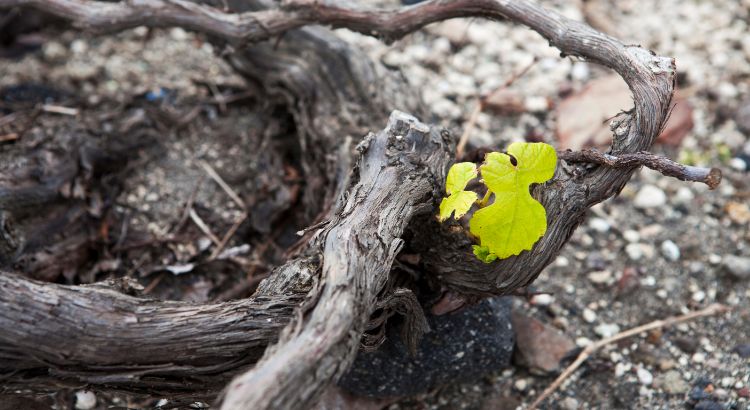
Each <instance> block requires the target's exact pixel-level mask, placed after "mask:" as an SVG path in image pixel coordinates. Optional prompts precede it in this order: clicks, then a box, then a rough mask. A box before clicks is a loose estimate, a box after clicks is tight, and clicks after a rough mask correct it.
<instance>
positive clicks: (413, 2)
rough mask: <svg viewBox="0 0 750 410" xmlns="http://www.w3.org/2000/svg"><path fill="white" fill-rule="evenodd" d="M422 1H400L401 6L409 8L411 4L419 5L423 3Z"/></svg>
mask: <svg viewBox="0 0 750 410" xmlns="http://www.w3.org/2000/svg"><path fill="white" fill-rule="evenodd" d="M423 1H424V0H401V4H405V5H407V6H410V5H412V4H417V3H421V2H423Z"/></svg>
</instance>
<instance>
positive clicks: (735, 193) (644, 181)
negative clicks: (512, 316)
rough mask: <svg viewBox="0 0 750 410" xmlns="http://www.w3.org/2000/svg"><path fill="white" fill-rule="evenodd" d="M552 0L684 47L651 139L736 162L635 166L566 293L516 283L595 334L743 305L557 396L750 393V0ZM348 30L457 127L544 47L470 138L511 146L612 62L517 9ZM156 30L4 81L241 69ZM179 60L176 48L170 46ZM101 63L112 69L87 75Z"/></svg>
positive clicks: (455, 399) (219, 76)
mask: <svg viewBox="0 0 750 410" xmlns="http://www.w3.org/2000/svg"><path fill="white" fill-rule="evenodd" d="M379 3H381V4H383V3H385V4H393V3H392V1H391V0H389V1H380V2H379ZM542 3H543V4H544V5H546V6H548V7H551V8H554V9H556V10H557V11H559V12H561V13H563V14H565V15H566V16H568V17H571V18H574V19H577V20H582V21H584V20H585V21H588V22H589V23H590V24H593V25H595V26H596V27H597V28H599V29H600V30H604V31H608V32H609V33H610V34H613V35H615V36H617V37H618V38H620V39H622V40H623V41H624V42H626V43H637V44H641V45H643V46H645V47H648V48H651V49H653V50H655V51H656V52H657V53H659V54H661V55H668V56H674V57H676V59H677V67H678V70H679V75H678V80H679V86H680V89H681V92H680V95H682V96H684V97H685V98H686V99H687V101H688V102H689V104H690V105H691V106H692V107H693V113H692V116H693V123H694V125H693V128H692V130H691V131H690V132H689V133H687V135H686V136H685V137H684V139H683V140H682V141H681V143H680V144H679V145H677V146H675V145H671V146H657V147H655V149H654V151H655V152H657V153H660V154H663V155H667V156H669V157H671V158H675V159H680V160H682V161H686V162H691V163H695V164H698V165H708V166H717V167H720V168H721V169H722V171H723V172H724V176H725V179H724V182H723V183H722V185H721V186H720V187H719V188H718V189H717V190H715V191H708V190H707V189H706V188H705V187H704V186H701V185H697V184H689V183H684V182H680V181H675V180H673V179H669V178H666V177H663V176H661V175H659V174H656V173H654V172H651V171H648V170H643V171H640V172H638V173H636V175H635V177H634V178H633V180H632V182H631V183H630V184H628V186H627V187H626V188H625V189H624V190H623V192H622V193H621V195H620V196H619V197H617V198H614V199H612V200H610V201H608V202H606V203H603V204H601V205H599V206H596V207H595V208H593V209H592V210H591V213H590V217H589V219H588V221H587V223H585V224H584V225H583V226H582V227H581V228H579V229H578V230H577V231H576V232H575V234H574V235H573V237H572V239H571V241H570V243H569V244H568V246H566V247H565V249H564V250H563V252H562V254H561V255H560V256H559V257H558V258H557V260H556V261H555V262H554V263H553V264H552V265H551V266H550V267H549V268H547V269H546V270H545V271H544V272H543V273H542V275H541V276H540V277H539V279H538V280H537V281H536V282H535V287H536V288H537V290H539V291H544V292H551V293H552V296H551V297H549V296H541V297H539V296H538V297H535V298H532V299H531V300H529V301H524V300H521V299H519V300H517V301H516V309H518V310H522V311H524V312H526V313H529V314H531V315H533V316H534V317H536V318H537V319H539V320H541V321H542V322H544V323H546V324H549V325H551V326H555V327H557V328H559V329H561V330H562V331H563V332H564V333H565V334H566V335H568V336H569V337H570V338H571V339H572V340H573V341H575V343H576V344H577V345H578V346H581V347H583V346H586V345H587V344H589V343H591V342H592V341H595V340H598V339H600V338H602V337H605V336H607V335H610V334H611V333H612V332H616V331H618V330H625V329H628V328H631V327H633V326H636V325H639V324H643V323H646V322H649V321H652V320H655V319H661V318H666V317H669V316H673V315H676V314H682V313H685V312H688V311H691V310H696V309H699V308H701V307H705V306H707V305H709V304H711V303H714V302H719V303H723V304H726V305H729V306H730V307H732V308H733V311H732V312H730V313H727V314H724V315H721V316H716V317H712V318H706V319H699V320H696V321H693V322H690V323H686V324H682V325H678V326H675V327H672V328H667V329H664V331H663V332H652V333H649V334H648V335H643V337H636V338H632V339H629V340H627V341H625V342H623V343H619V344H613V345H611V346H609V347H607V348H605V349H604V350H602V351H601V352H600V353H599V354H597V355H596V357H594V358H592V359H591V360H590V361H589V363H588V364H587V365H585V366H584V367H583V368H582V369H581V370H579V371H578V372H577V373H576V375H575V376H573V377H572V378H571V379H570V380H569V381H568V382H566V383H565V384H564V385H563V386H562V388H561V389H559V390H558V392H557V393H555V395H554V396H553V397H552V398H551V399H549V400H548V401H547V403H548V405H547V408H551V409H552V408H560V409H577V408H581V409H586V408H623V409H625V408H658V409H668V408H686V407H687V408H693V406H694V405H695V404H696V402H698V401H700V400H703V404H701V405H700V406H704V407H702V408H734V409H748V408H750V405H749V404H748V403H749V400H750V398H748V396H750V393H749V392H748V386H750V359H749V358H748V357H747V352H745V350H743V349H750V348H748V344H750V311H749V310H748V308H747V306H748V301H749V300H750V286H748V283H749V282H750V272H748V270H750V267H747V266H745V267H744V268H743V266H742V264H743V263H744V264H750V246H748V244H749V243H750V229H749V227H750V210H748V208H747V207H748V203H750V199H749V198H750V179H749V178H748V172H747V171H746V170H744V169H743V167H748V168H750V164H748V163H746V162H745V160H743V158H748V156H750V142H749V141H748V139H749V136H750V69H749V68H748V67H750V30H749V29H748V25H750V12H749V11H748V10H749V9H750V1H749V0H726V1H713V2H709V1H698V0H691V1H682V2H678V1H677V0H665V1H657V0H643V1H635V0H629V1H618V2H607V1H603V0H589V1H586V2H585V3H582V2H579V1H571V2H563V1H542ZM339 31H340V33H341V35H342V36H344V37H346V38H347V39H350V40H351V41H353V42H356V43H357V44H360V45H361V46H362V47H364V48H365V49H367V50H368V52H369V53H370V54H371V55H372V56H373V57H374V58H377V59H380V60H381V61H383V62H384V63H385V64H386V65H388V66H389V67H392V68H394V69H400V70H402V71H403V72H404V74H405V75H406V77H408V78H409V80H410V81H411V82H412V84H414V86H416V87H419V88H420V89H421V90H422V93H423V97H424V99H425V101H426V102H427V103H428V104H429V105H430V107H431V108H432V111H433V113H434V115H435V117H434V118H433V121H436V122H440V123H442V124H443V125H445V126H447V127H449V128H450V129H452V130H453V131H454V132H455V133H456V134H460V133H461V131H462V129H463V126H464V125H465V124H466V121H467V120H468V117H469V115H470V113H471V111H472V109H473V107H474V104H476V99H477V95H479V94H480V93H483V92H487V91H490V90H493V89H495V88H496V87H498V86H499V85H500V84H502V83H504V82H505V81H506V80H507V79H508V78H510V77H511V76H512V75H513V74H514V73H517V72H519V71H520V70H521V69H523V68H524V67H526V66H527V65H528V64H529V63H530V62H531V61H533V60H534V59H535V58H536V59H538V62H537V63H536V64H535V65H534V66H533V67H532V68H531V69H530V70H529V71H528V73H527V74H525V75H524V76H523V77H521V78H520V79H518V80H517V81H515V82H514V84H513V85H511V87H510V90H511V91H513V92H516V93H517V94H518V95H519V96H520V97H521V104H522V107H523V109H522V110H521V111H523V112H522V113H518V114H513V115H490V114H486V113H483V114H480V116H479V119H478V122H477V129H476V130H475V131H474V132H473V133H472V134H471V139H470V143H471V145H473V146H489V147H495V148H501V147H503V146H505V145H506V144H507V143H509V142H512V141H516V140H525V139H534V140H540V139H541V140H545V141H547V142H550V143H553V144H555V143H557V141H556V138H555V128H556V124H557V120H558V119H557V118H556V112H555V107H557V105H558V104H559V103H560V101H561V100H562V97H561V96H564V95H569V94H571V93H576V92H579V91H581V90H583V89H584V88H585V87H586V85H587V84H589V83H590V82H591V81H592V80H595V79H597V78H601V77H604V76H606V75H609V74H610V73H609V72H608V70H606V69H604V68H602V67H599V66H594V65H590V64H587V63H585V62H581V61H576V60H574V59H570V58H566V59H561V58H560V57H559V52H558V51H557V50H556V49H554V48H551V47H550V46H549V45H548V43H547V42H546V41H545V40H543V39H542V38H541V37H540V36H538V35H537V34H536V33H534V32H532V31H530V30H527V29H525V28H522V27H518V26H514V25H510V24H503V23H492V22H484V21H481V20H476V19H472V20H454V21H450V22H444V23H440V24H435V25H432V26H430V27H428V28H426V29H424V30H422V31H420V32H418V33H415V34H414V35H412V36H409V37H407V38H406V39H404V40H401V41H399V42H397V43H395V44H394V45H392V46H385V45H383V44H381V43H379V42H378V41H376V40H373V39H370V38H365V37H362V36H360V35H357V34H354V33H351V32H347V31H345V30H339ZM145 36H146V34H145V31H140V32H139V31H138V29H137V30H135V31H131V32H129V33H125V34H123V35H118V36H115V37H113V38H97V39H96V40H95V41H93V42H91V43H89V42H87V41H81V40H77V41H75V40H74V38H76V36H74V35H69V36H67V37H62V38H60V39H58V41H55V42H52V43H48V44H47V45H45V47H44V49H43V50H42V53H41V55H39V54H34V55H30V56H28V57H26V58H24V59H23V60H21V61H19V62H17V63H12V64H5V63H4V66H3V67H2V70H0V73H2V76H0V86H4V85H9V84H15V83H18V82H23V81H25V82H35V81H40V80H44V81H48V82H53V83H56V84H59V85H61V86H63V87H67V88H76V87H79V86H80V87H82V88H81V89H82V90H83V91H84V92H85V93H87V94H89V95H90V96H91V98H99V97H98V96H106V97H107V98H113V99H115V100H117V99H120V98H122V99H123V100H125V98H126V96H127V95H132V94H135V93H141V92H146V91H148V90H152V89H154V88H155V87H168V88H176V89H180V90H181V92H182V93H184V94H192V93H201V92H204V91H202V89H197V88H196V87H195V83H194V82H193V81H191V80H190V79H189V78H185V77H184V73H185V72H194V73H195V74H196V78H200V77H202V76H212V78H214V80H215V81H216V82H217V83H224V84H227V83H230V84H238V85H240V84H242V81H241V80H240V79H238V78H236V77H234V76H233V75H232V74H231V71H230V70H229V69H228V68H227V67H226V66H225V65H224V64H222V63H221V61H220V60H219V59H218V58H215V57H212V56H213V53H212V50H211V47H210V45H208V44H205V43H198V42H196V41H195V38H194V37H193V36H192V35H190V34H187V33H185V32H184V31H182V30H179V29H177V30H169V31H166V32H157V34H156V35H154V36H153V37H152V38H150V39H146V38H145ZM123 47H124V48H123ZM164 53H167V54H166V55H165V54H164ZM165 60H168V61H172V62H178V63H179V64H172V65H168V66H164V65H161V64H159V63H161V62H162V61H165ZM50 67H52V68H51V69H50ZM160 67H161V68H160ZM164 67H167V68H164ZM96 76H103V77H106V78H109V81H104V82H101V81H100V82H96V81H88V80H89V79H91V78H93V77H96ZM204 78H205V77H204ZM622 108H628V107H622ZM611 114H612V115H614V114H615V112H613V113H611ZM743 156H744V157H743ZM743 269H744V270H743ZM741 354H744V355H745V357H742V356H741ZM551 381H552V377H550V376H547V377H540V376H536V375H532V374H531V373H529V372H528V371H527V370H525V369H524V368H522V367H513V368H510V369H506V370H504V371H501V372H500V373H498V374H496V375H494V376H492V377H488V378H486V379H485V380H484V381H483V382H482V383H474V384H465V385H462V384H453V385H451V386H449V387H446V388H444V389H440V390H438V391H435V392H432V393H430V394H428V395H426V396H424V397H421V398H419V399H417V400H409V401H404V402H401V403H400V404H396V405H394V407H396V408H431V409H432V408H435V409H453V408H483V409H510V408H515V407H516V406H523V405H524V404H528V403H530V401H532V400H533V399H534V398H535V397H536V396H537V395H538V394H539V393H540V392H541V390H543V389H544V387H546V386H547V385H548V384H549V383H550V382H551ZM708 384H710V386H708ZM694 386H698V387H697V389H693V390H692V391H691V389H692V388H693V387H694ZM705 392H708V393H705ZM688 393H690V394H688ZM701 393H704V394H705V397H704V396H701ZM691 397H692V399H691ZM706 403H709V404H706ZM710 403H714V404H710ZM709 405H717V406H722V407H706V406H709ZM700 406H698V407H695V408H701V407H700Z"/></svg>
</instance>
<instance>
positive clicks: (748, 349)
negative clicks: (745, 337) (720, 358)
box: [732, 344, 750, 359]
mask: <svg viewBox="0 0 750 410" xmlns="http://www.w3.org/2000/svg"><path fill="white" fill-rule="evenodd" d="M732 352H734V353H737V354H738V355H739V356H740V357H741V358H743V359H747V358H750V344H741V345H737V346H735V347H734V349H732Z"/></svg>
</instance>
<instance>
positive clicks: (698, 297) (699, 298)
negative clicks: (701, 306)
mask: <svg viewBox="0 0 750 410" xmlns="http://www.w3.org/2000/svg"><path fill="white" fill-rule="evenodd" d="M691 298H692V299H693V301H695V302H698V303H700V302H703V300H704V299H706V292H704V291H702V290H699V291H697V292H694V293H693V296H692V297H691Z"/></svg>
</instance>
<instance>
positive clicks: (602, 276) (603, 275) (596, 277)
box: [588, 270, 612, 285]
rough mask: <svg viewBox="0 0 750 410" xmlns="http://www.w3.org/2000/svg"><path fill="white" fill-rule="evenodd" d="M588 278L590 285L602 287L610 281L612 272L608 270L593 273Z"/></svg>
mask: <svg viewBox="0 0 750 410" xmlns="http://www.w3.org/2000/svg"><path fill="white" fill-rule="evenodd" d="M588 278H589V280H590V281H591V282H592V283H595V284H597V285H604V284H607V283H609V282H610V281H611V280H612V272H610V271H608V270H600V271H594V272H591V273H589V274H588Z"/></svg>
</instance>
